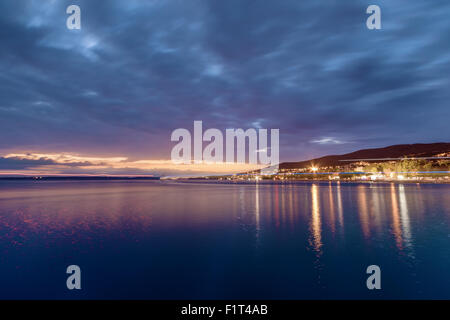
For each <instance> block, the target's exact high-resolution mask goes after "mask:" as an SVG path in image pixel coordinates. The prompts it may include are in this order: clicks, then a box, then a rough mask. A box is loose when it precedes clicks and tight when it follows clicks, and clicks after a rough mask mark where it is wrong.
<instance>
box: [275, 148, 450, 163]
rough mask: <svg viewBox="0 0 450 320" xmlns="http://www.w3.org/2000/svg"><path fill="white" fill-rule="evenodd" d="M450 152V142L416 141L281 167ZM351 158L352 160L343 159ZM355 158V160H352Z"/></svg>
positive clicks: (428, 155)
mask: <svg viewBox="0 0 450 320" xmlns="http://www.w3.org/2000/svg"><path fill="white" fill-rule="evenodd" d="M449 153H450V143H415V144H399V145H393V146H389V147H384V148H374V149H363V150H358V151H354V152H351V153H346V154H341V155H330V156H324V157H321V158H316V159H311V160H306V161H299V162H283V163H281V164H280V169H300V168H307V167H311V165H313V164H314V165H315V166H318V167H324V166H339V165H343V164H349V163H352V162H357V160H358V159H385V158H404V157H408V158H411V157H433V156H437V155H442V154H444V155H447V156H448V154H449ZM341 160H350V161H345V162H344V161H341ZM352 160H355V161H352Z"/></svg>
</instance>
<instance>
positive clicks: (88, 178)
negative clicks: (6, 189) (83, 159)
mask: <svg viewBox="0 0 450 320" xmlns="http://www.w3.org/2000/svg"><path fill="white" fill-rule="evenodd" d="M2 180H3V181H5V180H19V181H22V180H27V181H77V180H85V181H88V180H92V181H104V180H160V177H114V176H100V177H95V176H70V177H67V176H59V177H0V181H2Z"/></svg>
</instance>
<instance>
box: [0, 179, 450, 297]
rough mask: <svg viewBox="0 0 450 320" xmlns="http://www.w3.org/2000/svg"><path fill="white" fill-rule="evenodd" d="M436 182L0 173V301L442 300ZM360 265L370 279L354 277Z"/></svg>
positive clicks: (442, 190) (442, 235)
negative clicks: (3, 177) (376, 283)
mask: <svg viewBox="0 0 450 320" xmlns="http://www.w3.org/2000/svg"><path fill="white" fill-rule="evenodd" d="M449 191H450V185H416V184H404V185H394V184H388V183H387V184H358V183H340V184H338V183H328V182H323V183H297V184H257V185H255V184H248V185H247V184H209V183H177V182H164V181H39V182H37V181H26V182H24V181H3V182H0V298H2V299H47V298H51V299H53V298H57V299H73V298H75V299H79V298H94V299H97V298H98V299H100V298H101V299H104V298H107V299H116V298H120V299H216V298H224V299H228V298H233V299H329V298H342V299H346V298H356V299H365V298H369V299H371V298H383V299H391V298H399V299H410V298H412V299H417V298H432V299H450V276H449V275H450V192H449ZM71 264H76V265H79V266H80V267H81V270H82V290H80V291H77V290H73V291H69V290H67V288H66V278H67V274H66V273H65V272H66V268H67V266H68V265H71ZM371 264H376V265H379V266H380V268H381V286H382V289H381V290H374V291H369V290H368V289H367V288H366V279H367V277H368V275H367V274H366V268H367V266H369V265H371Z"/></svg>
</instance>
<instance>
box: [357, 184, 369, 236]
mask: <svg viewBox="0 0 450 320" xmlns="http://www.w3.org/2000/svg"><path fill="white" fill-rule="evenodd" d="M358 213H359V218H360V221H361V228H362V231H363V234H364V237H365V238H366V240H367V239H369V238H370V218H369V210H368V200H367V197H366V186H365V185H360V186H358Z"/></svg>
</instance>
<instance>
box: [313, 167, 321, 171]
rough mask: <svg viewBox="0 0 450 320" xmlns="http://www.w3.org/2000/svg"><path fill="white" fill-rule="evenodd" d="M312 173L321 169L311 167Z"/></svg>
mask: <svg viewBox="0 0 450 320" xmlns="http://www.w3.org/2000/svg"><path fill="white" fill-rule="evenodd" d="M311 170H312V172H317V170H319V168H317V167H311Z"/></svg>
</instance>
